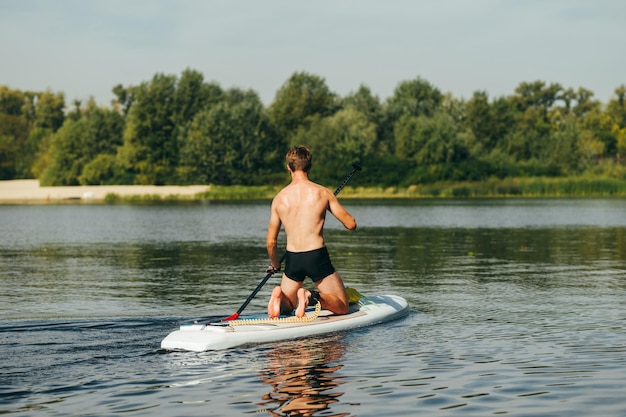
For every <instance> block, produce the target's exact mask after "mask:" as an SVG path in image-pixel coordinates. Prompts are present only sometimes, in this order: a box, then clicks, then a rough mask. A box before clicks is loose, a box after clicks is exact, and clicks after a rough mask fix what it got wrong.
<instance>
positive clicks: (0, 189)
mask: <svg viewBox="0 0 626 417" xmlns="http://www.w3.org/2000/svg"><path fill="white" fill-rule="evenodd" d="M209 188H210V186H208V185H189V186H178V185H163V186H157V185H83V186H75V187H40V186H39V180H11V181H0V203H4V204H18V203H45V202H59V201H71V200H78V201H81V200H82V201H103V200H104V198H105V197H106V195H107V194H111V193H113V194H117V195H119V196H122V197H123V196H131V195H132V196H135V195H159V196H161V197H167V196H170V195H179V196H189V197H192V196H194V195H195V194H197V193H201V192H204V191H207V190H208V189H209Z"/></svg>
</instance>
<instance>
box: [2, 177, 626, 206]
mask: <svg viewBox="0 0 626 417" xmlns="http://www.w3.org/2000/svg"><path fill="white" fill-rule="evenodd" d="M281 188H282V187H281V186H279V185H276V186H240V185H233V186H217V185H189V186H178V185H163V186H157V185H84V186H65V187H40V185H39V181H38V180H11V181H0V204H45V203H72V202H75V203H135V202H158V201H206V200H221V201H228V200H270V199H272V198H273V196H274V195H276V193H277V192H278V191H279V190H280V189H281ZM515 197H524V198H535V197H537V198H538V197H620V198H624V197H626V180H620V179H615V178H607V177H571V178H546V177H532V178H505V179H489V180H486V181H477V182H469V181H468V182H450V183H448V182H438V183H434V184H423V185H411V186H409V187H358V186H357V187H354V186H346V187H345V188H344V189H343V190H342V191H341V198H342V199H418V198H515Z"/></svg>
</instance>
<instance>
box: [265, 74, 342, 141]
mask: <svg viewBox="0 0 626 417" xmlns="http://www.w3.org/2000/svg"><path fill="white" fill-rule="evenodd" d="M337 104H338V98H337V96H336V95H335V94H334V93H332V92H331V91H330V89H329V88H328V86H327V85H326V81H325V80H324V79H323V78H321V77H319V76H317V75H312V74H309V73H306V72H296V73H294V74H293V75H292V76H291V77H289V79H288V80H287V82H285V84H283V85H282V86H281V88H280V89H279V90H278V92H277V93H276V97H275V98H274V101H273V102H272V104H271V105H270V107H269V110H268V111H269V118H270V122H271V123H272V124H273V125H274V126H275V128H276V129H277V131H278V133H279V134H280V135H281V136H282V137H284V138H288V137H289V136H290V135H293V134H295V132H296V131H297V130H298V128H299V127H301V126H303V127H305V128H306V127H308V126H310V124H311V123H312V122H313V121H314V120H315V119H316V118H319V117H326V116H330V115H331V114H333V113H334V112H335V111H336V110H337Z"/></svg>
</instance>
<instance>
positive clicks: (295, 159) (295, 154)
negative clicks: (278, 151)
mask: <svg viewBox="0 0 626 417" xmlns="http://www.w3.org/2000/svg"><path fill="white" fill-rule="evenodd" d="M285 158H286V159H287V166H288V167H289V169H290V170H291V171H292V172H296V171H303V172H306V173H307V174H308V173H309V171H310V170H311V160H312V159H313V155H311V151H310V150H309V149H308V148H307V147H306V146H302V145H300V146H296V147H294V148H291V149H289V152H287V155H286V157H285Z"/></svg>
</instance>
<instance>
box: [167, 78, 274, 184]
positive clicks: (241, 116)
mask: <svg viewBox="0 0 626 417" xmlns="http://www.w3.org/2000/svg"><path fill="white" fill-rule="evenodd" d="M225 96H226V97H230V99H229V100H224V101H222V102H220V103H219V104H216V105H214V106H212V107H210V108H207V109H205V110H204V111H201V112H199V113H197V114H196V116H195V117H194V119H193V121H192V122H191V124H190V126H189V128H188V129H187V132H186V136H185V138H184V145H183V147H182V149H181V159H180V167H179V168H178V173H179V177H180V178H181V179H182V181H183V182H184V183H200V184H206V183H212V184H218V185H231V184H243V185H250V184H259V183H263V182H264V180H265V179H266V177H267V176H268V175H269V174H271V173H272V172H274V171H275V170H276V169H281V170H283V169H284V166H283V165H282V164H278V161H279V155H282V152H284V144H283V143H281V142H277V141H276V140H275V137H276V135H275V133H274V132H273V131H272V128H271V126H270V123H269V119H268V116H267V114H266V111H265V109H264V107H263V104H262V103H261V100H260V99H259V97H258V95H257V94H256V93H253V92H251V91H247V92H242V91H241V90H237V89H235V90H232V91H229V92H227V93H226V95H225Z"/></svg>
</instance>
